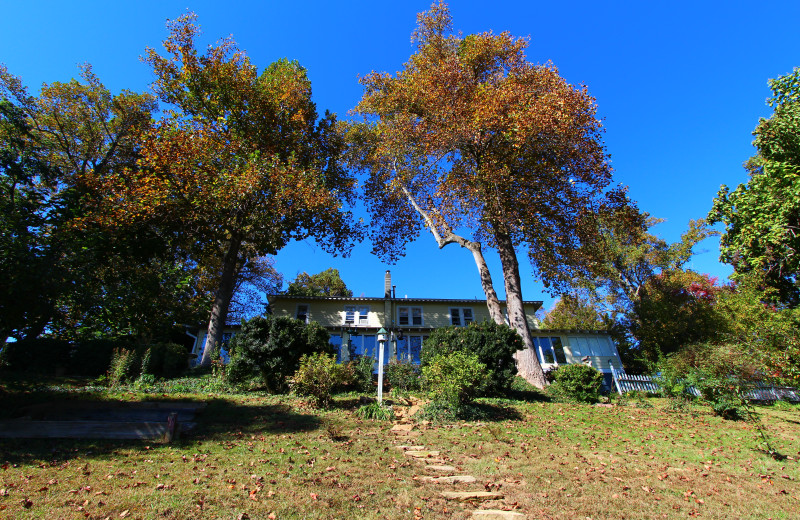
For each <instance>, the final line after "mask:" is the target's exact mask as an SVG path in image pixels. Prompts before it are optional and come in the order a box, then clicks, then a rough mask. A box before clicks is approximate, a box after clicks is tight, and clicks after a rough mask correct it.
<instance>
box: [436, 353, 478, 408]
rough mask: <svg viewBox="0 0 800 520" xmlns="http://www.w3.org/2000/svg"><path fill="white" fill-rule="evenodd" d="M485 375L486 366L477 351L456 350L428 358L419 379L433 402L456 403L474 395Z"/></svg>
mask: <svg viewBox="0 0 800 520" xmlns="http://www.w3.org/2000/svg"><path fill="white" fill-rule="evenodd" d="M485 378H486V365H484V364H483V363H481V362H480V361H479V360H478V355H477V354H469V353H467V352H462V351H456V352H449V353H443V354H439V355H436V356H433V357H431V358H429V359H428V363H427V364H426V365H425V366H423V367H422V379H423V381H424V385H425V388H426V390H428V392H429V393H430V397H431V399H432V400H433V401H437V402H440V403H444V404H447V405H450V406H460V405H463V404H466V403H469V402H471V401H472V400H473V399H474V398H475V397H477V395H478V393H479V391H480V389H481V388H482V387H483V385H484V379H485Z"/></svg>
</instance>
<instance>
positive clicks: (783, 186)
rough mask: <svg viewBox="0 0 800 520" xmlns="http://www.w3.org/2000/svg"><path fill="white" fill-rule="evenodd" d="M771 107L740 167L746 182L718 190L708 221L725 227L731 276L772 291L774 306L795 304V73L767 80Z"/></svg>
mask: <svg viewBox="0 0 800 520" xmlns="http://www.w3.org/2000/svg"><path fill="white" fill-rule="evenodd" d="M769 86H770V88H771V89H772V97H771V98H770V99H769V100H768V103H769V104H770V106H772V107H774V108H775V111H774V113H773V114H772V116H770V117H769V118H767V119H761V120H760V121H759V123H758V126H756V129H755V131H754V132H753V134H754V135H755V140H754V141H753V144H754V145H755V146H756V148H757V149H758V154H757V155H756V156H754V157H753V158H751V159H750V160H749V161H748V162H747V163H746V165H745V167H746V168H747V170H748V171H749V173H750V180H749V181H748V182H747V183H745V184H740V185H739V186H738V187H737V188H736V189H735V190H733V191H732V192H731V191H730V190H729V189H728V187H727V186H724V185H723V186H722V187H721V188H720V191H719V194H718V195H717V198H716V199H714V205H713V207H712V209H711V212H710V213H709V220H710V221H711V222H712V223H714V222H721V223H723V224H724V226H725V231H724V232H723V234H722V238H721V241H720V259H721V260H722V261H723V262H726V263H729V264H731V265H732V266H733V268H734V270H735V276H741V275H744V274H748V273H754V274H756V275H757V276H759V277H760V278H761V279H762V280H763V283H764V285H765V287H769V288H772V289H775V291H774V292H771V293H770V297H771V298H774V301H776V302H780V303H782V304H784V305H788V306H791V307H797V306H798V304H800V285H798V271H800V68H795V69H794V71H793V72H792V73H791V74H787V75H784V76H781V77H779V78H777V79H773V80H770V81H769Z"/></svg>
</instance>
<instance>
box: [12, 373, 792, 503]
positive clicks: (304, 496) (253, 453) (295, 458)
mask: <svg viewBox="0 0 800 520" xmlns="http://www.w3.org/2000/svg"><path fill="white" fill-rule="evenodd" d="M185 384H186V386H192V385H193V384H194V383H191V382H187V383H185ZM3 388H4V389H3V393H2V402H0V405H3V406H9V407H10V408H9V409H18V407H19V406H22V405H23V404H25V402H26V400H28V401H36V402H41V396H40V395H38V394H37V393H33V394H31V393H28V394H22V393H20V392H21V391H20V389H19V388H10V387H8V386H4V387H3ZM164 394H165V393H164V392H162V393H161V394H155V393H136V392H133V391H129V390H122V391H120V392H117V393H111V394H100V395H95V394H92V395H91V396H89V397H90V398H95V397H97V398H102V399H125V400H151V399H153V398H160V399H170V398H174V397H176V396H179V397H180V398H182V399H190V400H197V401H204V402H207V403H208V406H207V407H206V409H205V410H204V411H203V412H202V414H201V415H200V416H199V417H198V421H199V424H198V427H197V429H196V430H195V431H194V432H192V434H191V435H187V436H184V437H182V438H180V439H178V440H177V441H176V442H174V443H172V444H160V443H156V442H138V441H137V442H132V441H115V442H111V441H91V440H86V441H67V440H61V441H56V440H24V441H22V440H19V441H17V440H3V441H2V444H0V446H2V450H1V451H0V461H2V462H3V464H2V469H0V517H2V518H84V517H85V518H98V519H101V518H107V517H110V518H152V519H156V518H159V519H163V518H171V519H189V518H192V519H206V518H208V519H212V518H237V516H238V515H240V514H246V515H248V516H249V517H250V518H251V519H256V518H270V516H269V515H270V514H272V515H273V516H274V517H275V518H279V519H288V518H297V519H306V518H330V519H334V518H336V519H338V518H359V519H361V518H364V519H378V518H415V516H416V517H421V518H426V519H427V518H442V519H444V518H468V517H469V514H470V511H472V510H474V509H476V508H478V507H480V506H479V505H469V504H467V505H463V504H457V503H452V502H448V501H446V500H444V499H443V498H441V497H440V495H439V493H440V491H442V490H449V489H459V490H464V489H477V490H492V491H499V492H500V493H502V494H504V496H505V498H504V499H503V500H502V501H499V502H495V503H489V504H487V507H488V506H491V507H500V508H508V509H514V510H519V511H521V512H524V513H525V514H526V515H528V517H529V518H587V517H588V518H593V519H597V518H623V517H624V518H684V517H690V516H695V515H699V516H702V517H705V518H770V517H771V518H793V517H796V514H795V511H796V510H797V509H798V505H800V486H798V480H800V471H798V462H797V460H798V454H800V441H799V440H798V427H799V426H800V409H798V407H796V406H777V407H758V411H759V413H760V414H761V416H762V422H763V424H765V425H766V428H767V431H768V433H769V434H770V436H771V439H772V440H773V441H774V444H775V447H776V448H777V449H778V450H779V451H780V452H781V453H782V454H784V455H787V456H789V458H787V459H785V460H782V461H778V460H774V459H772V458H770V457H768V456H766V455H765V454H764V453H763V452H761V451H759V448H760V446H759V443H758V439H757V437H756V435H755V432H754V429H753V426H752V424H750V423H748V422H743V421H739V422H731V421H724V420H722V419H719V418H717V417H714V416H712V415H710V413H708V411H707V410H705V409H703V408H700V407H690V408H689V409H687V410H685V411H683V412H679V413H675V412H669V411H668V406H667V403H666V402H665V401H664V400H661V399H648V400H647V403H649V404H650V405H652V406H649V407H640V406H633V405H632V404H631V403H629V405H628V406H613V407H599V406H588V405H570V404H564V403H551V402H547V401H546V400H544V399H543V398H542V396H541V395H533V394H529V395H527V396H526V399H527V400H510V399H501V400H498V399H495V400H487V401H485V402H483V404H482V405H481V406H483V407H484V408H485V409H486V410H488V411H490V412H492V411H494V412H493V413H490V414H489V415H488V416H487V417H489V418H488V419H485V420H481V421H479V422H464V421H458V422H454V423H452V424H441V425H439V424H417V425H416V427H415V431H416V432H419V435H418V436H417V437H412V438H405V437H397V436H395V435H394V434H392V433H391V432H390V428H391V423H390V422H383V421H372V420H367V419H361V418H359V417H358V416H357V414H356V410H357V409H358V407H359V406H360V404H359V401H358V399H357V396H354V395H347V396H340V397H338V398H337V399H336V400H335V402H334V407H333V408H331V409H329V410H316V409H313V408H311V407H310V406H309V404H308V403H307V402H305V401H302V400H298V399H295V398H293V397H289V396H267V395H263V394H249V393H244V394H237V395H230V394H221V393H217V394H214V395H206V394H204V393H190V392H182V393H176V394H170V393H166V395H164ZM65 395H66V396H67V397H69V398H77V397H76V395H77V394H75V395H73V393H64V392H61V393H59V394H58V395H57V396H56V394H52V393H51V394H47V397H48V398H58V399H63V398H65ZM54 396H56V397H54ZM92 396H93V397H92ZM83 397H84V398H86V397H87V396H83ZM10 403H13V404H10ZM395 406H399V404H397V403H396V404H395ZM512 411H513V413H511V412H512ZM11 413H13V412H11ZM409 443H412V444H422V445H425V446H427V447H428V448H430V449H432V450H439V451H441V453H442V457H443V458H444V459H445V460H446V462H447V463H449V464H452V465H454V466H456V468H458V471H457V473H458V474H470V475H473V476H475V477H476V478H477V479H478V483H477V485H463V484H462V485H455V486H442V485H437V484H432V483H427V482H423V481H422V480H421V479H419V478H418V477H419V476H421V475H424V474H426V471H425V470H424V464H422V463H420V462H416V461H412V460H410V459H408V458H406V457H405V456H404V455H403V453H402V451H401V450H398V449H396V447H395V446H396V445H398V444H409ZM123 515H124V516H123Z"/></svg>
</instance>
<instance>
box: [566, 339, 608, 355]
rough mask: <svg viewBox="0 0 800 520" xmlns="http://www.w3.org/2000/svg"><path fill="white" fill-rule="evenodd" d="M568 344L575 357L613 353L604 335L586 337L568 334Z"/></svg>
mask: <svg viewBox="0 0 800 520" xmlns="http://www.w3.org/2000/svg"><path fill="white" fill-rule="evenodd" d="M569 344H570V347H571V350H572V355H573V356H575V357H583V356H613V355H614V351H613V350H612V348H611V345H610V343H609V340H608V338H605V337H595V338H586V337H578V336H570V337H569Z"/></svg>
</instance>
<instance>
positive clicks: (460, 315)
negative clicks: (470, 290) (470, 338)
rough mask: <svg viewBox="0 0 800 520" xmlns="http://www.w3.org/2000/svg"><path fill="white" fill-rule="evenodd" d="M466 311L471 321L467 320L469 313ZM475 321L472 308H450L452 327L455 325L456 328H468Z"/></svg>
mask: <svg viewBox="0 0 800 520" xmlns="http://www.w3.org/2000/svg"><path fill="white" fill-rule="evenodd" d="M453 311H455V312H453ZM465 311H467V312H468V313H469V319H467V316H466V314H467V312H465ZM456 320H458V323H456ZM474 321H475V312H473V310H472V307H450V325H455V326H456V327H466V326H467V325H469V324H470V323H473V322H474Z"/></svg>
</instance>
